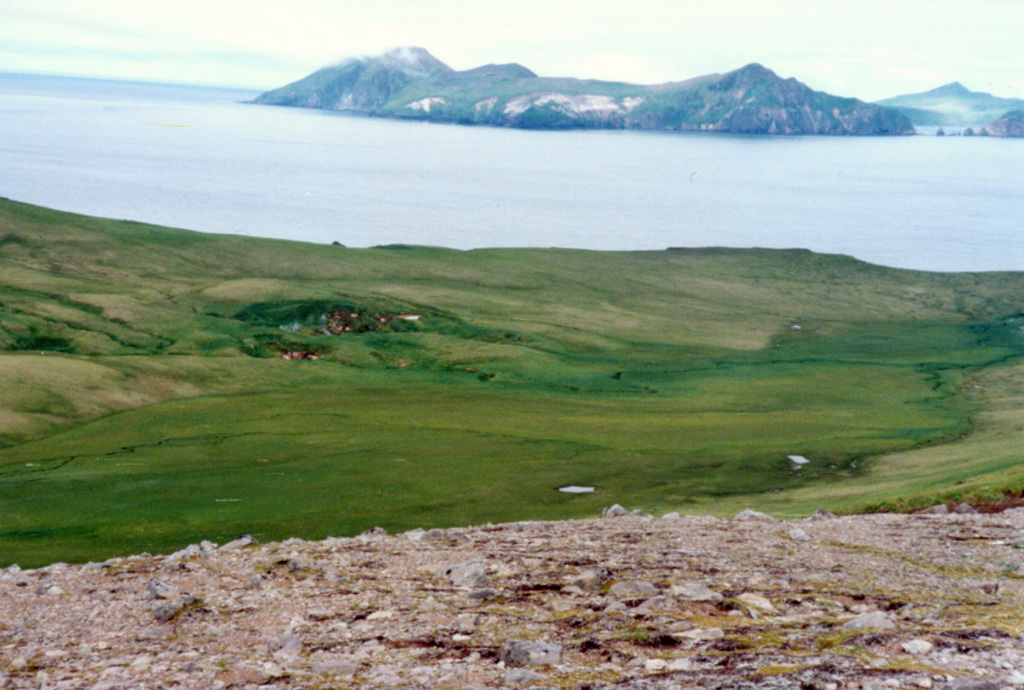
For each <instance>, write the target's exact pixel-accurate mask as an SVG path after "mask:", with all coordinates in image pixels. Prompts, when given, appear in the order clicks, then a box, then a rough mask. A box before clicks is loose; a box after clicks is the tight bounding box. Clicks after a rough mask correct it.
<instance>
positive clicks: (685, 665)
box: [665, 657, 693, 673]
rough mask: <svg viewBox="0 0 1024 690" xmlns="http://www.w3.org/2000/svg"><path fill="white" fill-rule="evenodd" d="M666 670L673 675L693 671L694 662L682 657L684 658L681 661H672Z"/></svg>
mask: <svg viewBox="0 0 1024 690" xmlns="http://www.w3.org/2000/svg"><path fill="white" fill-rule="evenodd" d="M665 670H666V671H669V672H672V673H674V672H676V671H692V670H693V662H692V661H690V660H689V659H687V658H685V657H682V658H679V659H672V660H671V661H669V662H668V664H667V665H666V666H665Z"/></svg>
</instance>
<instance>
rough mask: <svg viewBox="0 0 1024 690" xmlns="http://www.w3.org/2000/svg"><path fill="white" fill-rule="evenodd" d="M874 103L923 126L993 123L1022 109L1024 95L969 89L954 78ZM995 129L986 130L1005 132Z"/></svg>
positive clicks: (1023, 108) (992, 132) (989, 132)
mask: <svg viewBox="0 0 1024 690" xmlns="http://www.w3.org/2000/svg"><path fill="white" fill-rule="evenodd" d="M876 104H877V105H881V106H885V107H888V108H895V109H896V110H898V111H900V112H901V113H903V114H904V115H906V116H907V117H908V118H910V120H911V122H913V123H914V124H915V125H918V126H924V127H935V126H947V127H948V126H978V125H986V124H994V121H995V120H998V119H1000V118H1002V117H1003V116H1005V115H1007V114H1008V113H1010V112H1012V111H1014V110H1024V99H1020V98H1000V97H998V96H993V95H992V94H990V93H984V92H980V91H971V90H970V89H968V88H967V87H966V86H964V85H963V84H961V83H960V82H957V81H955V82H953V83H951V84H946V85H944V86H940V87H938V88H937V89H932V90H931V91H924V92H922V93H911V94H904V95H902V96H895V97H894V98H886V99H885V100H881V101H877V103H876ZM987 129H988V128H986V130H987ZM997 131H999V130H998V128H996V129H995V130H993V131H987V132H986V133H988V134H992V135H994V136H1007V135H999V134H997V133H996V132H997ZM1009 136H1013V135H1009Z"/></svg>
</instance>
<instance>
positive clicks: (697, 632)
mask: <svg viewBox="0 0 1024 690" xmlns="http://www.w3.org/2000/svg"><path fill="white" fill-rule="evenodd" d="M676 637H685V638H686V639H688V640H698V641H701V642H706V641H709V640H720V639H722V638H723V637H725V631H724V630H722V629H721V628H694V629H693V630H685V631H683V632H681V633H677V634H676Z"/></svg>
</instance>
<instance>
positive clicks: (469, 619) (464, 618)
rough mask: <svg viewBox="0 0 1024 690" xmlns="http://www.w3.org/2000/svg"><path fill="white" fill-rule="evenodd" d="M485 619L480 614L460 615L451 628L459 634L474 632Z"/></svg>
mask: <svg viewBox="0 0 1024 690" xmlns="http://www.w3.org/2000/svg"><path fill="white" fill-rule="evenodd" d="M483 620H484V617H483V616H481V615H480V614H479V613H460V614H459V615H458V616H456V617H455V620H453V621H452V623H451V627H452V628H454V629H455V630H458V631H459V632H473V631H474V630H476V629H477V628H478V627H479V626H480V624H481V623H482V622H483Z"/></svg>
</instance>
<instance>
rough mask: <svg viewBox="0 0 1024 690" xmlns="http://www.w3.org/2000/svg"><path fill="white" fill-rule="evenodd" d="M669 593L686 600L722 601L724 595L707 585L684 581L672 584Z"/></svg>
mask: <svg viewBox="0 0 1024 690" xmlns="http://www.w3.org/2000/svg"><path fill="white" fill-rule="evenodd" d="M669 593H670V594H671V595H672V596H674V597H678V598H680V599H686V600H687V601H722V599H724V597H723V596H722V595H721V594H719V593H718V592H716V591H714V590H713V589H710V588H709V587H708V586H707V585H704V584H700V583H696V582H686V583H683V584H681V585H672V587H671V589H669Z"/></svg>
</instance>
